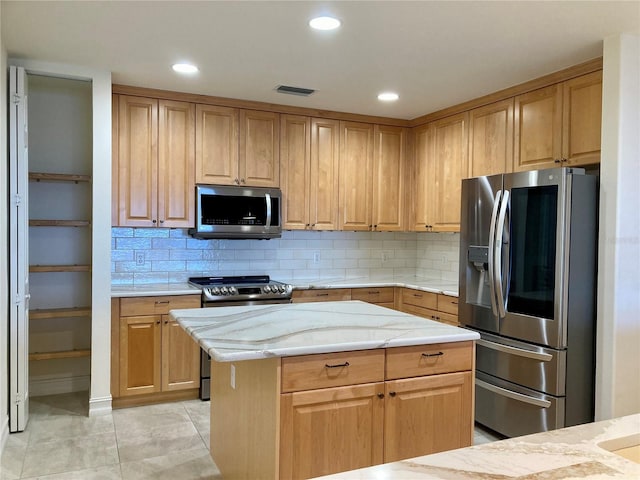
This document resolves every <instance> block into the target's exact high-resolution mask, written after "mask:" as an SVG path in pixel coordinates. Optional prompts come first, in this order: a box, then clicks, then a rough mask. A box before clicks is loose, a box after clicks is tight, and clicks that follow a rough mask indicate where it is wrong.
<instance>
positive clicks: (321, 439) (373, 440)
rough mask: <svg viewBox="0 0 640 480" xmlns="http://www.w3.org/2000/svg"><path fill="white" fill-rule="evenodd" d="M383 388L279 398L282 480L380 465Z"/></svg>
mask: <svg viewBox="0 0 640 480" xmlns="http://www.w3.org/2000/svg"><path fill="white" fill-rule="evenodd" d="M383 394H384V383H382V382H380V383H368V384H362V385H356V386H349V387H336V388H326V389H321V390H311V391H305V392H296V393H288V394H283V395H282V396H281V403H280V419H281V429H280V435H281V439H280V478H281V479H300V478H311V477H317V476H320V475H328V474H331V473H336V472H342V471H345V470H353V469H355V468H361V467H367V466H370V465H376V464H379V463H382V457H383V443H382V442H383V431H382V428H383V421H384V395H383Z"/></svg>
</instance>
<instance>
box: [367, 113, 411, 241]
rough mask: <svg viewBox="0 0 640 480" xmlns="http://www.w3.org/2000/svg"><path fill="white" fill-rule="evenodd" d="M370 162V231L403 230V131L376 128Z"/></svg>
mask: <svg viewBox="0 0 640 480" xmlns="http://www.w3.org/2000/svg"><path fill="white" fill-rule="evenodd" d="M374 139H375V144H374V162H373V212H372V214H373V230H382V231H398V230H402V229H404V226H405V205H406V203H407V199H406V193H405V192H406V184H407V180H406V168H405V166H406V163H407V160H406V157H407V129H405V128H400V127H389V126H383V125H376V127H375V130H374Z"/></svg>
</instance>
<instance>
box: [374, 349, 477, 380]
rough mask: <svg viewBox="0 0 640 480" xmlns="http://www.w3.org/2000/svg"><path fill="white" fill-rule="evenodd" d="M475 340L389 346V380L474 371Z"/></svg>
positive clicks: (387, 377) (387, 369) (387, 373)
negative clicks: (472, 369) (412, 345)
mask: <svg viewBox="0 0 640 480" xmlns="http://www.w3.org/2000/svg"><path fill="white" fill-rule="evenodd" d="M472 364H473V342H456V343H434V344H432V345H418V346H415V347H396V348H388V349H387V367H386V377H385V378H386V379H387V380H389V379H394V378H409V377H418V376H421V375H435V374H440V373H448V372H462V371H465V370H471V366H472Z"/></svg>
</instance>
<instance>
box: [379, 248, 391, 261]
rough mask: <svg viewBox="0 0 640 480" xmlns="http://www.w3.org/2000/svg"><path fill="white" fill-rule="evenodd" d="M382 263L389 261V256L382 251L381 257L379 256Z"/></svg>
mask: <svg viewBox="0 0 640 480" xmlns="http://www.w3.org/2000/svg"><path fill="white" fill-rule="evenodd" d="M381 258H382V261H383V262H386V261H387V260H389V258H391V254H390V253H389V252H387V251H384V250H383V251H382V255H381Z"/></svg>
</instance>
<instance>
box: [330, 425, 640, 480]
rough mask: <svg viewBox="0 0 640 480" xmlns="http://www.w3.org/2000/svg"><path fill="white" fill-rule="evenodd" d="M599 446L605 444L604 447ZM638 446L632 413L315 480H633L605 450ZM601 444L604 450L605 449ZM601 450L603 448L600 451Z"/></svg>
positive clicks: (625, 465) (626, 464) (638, 470)
mask: <svg viewBox="0 0 640 480" xmlns="http://www.w3.org/2000/svg"><path fill="white" fill-rule="evenodd" d="M633 436H635V437H636V438H633ZM630 437H631V438H630ZM625 439H627V441H625ZM603 442H605V443H604V445H603ZM638 442H640V414H635V415H629V416H626V417H621V418H617V419H613V420H605V421H602V422H596V423H588V424H585V425H578V426H575V427H569V428H563V429H561V430H554V431H551V432H544V433H536V434H533V435H527V436H523V437H517V438H510V439H507V440H502V441H499V442H492V443H486V444H483V445H478V446H475V447H467V448H461V449H458V450H450V451H448V452H442V453H436V454H433V455H426V456H423V457H416V458H411V459H408V460H402V461H399V462H393V463H387V464H384V465H378V466H375V467H368V468H362V469H359V470H351V471H349V472H343V473H337V474H334V475H327V476H324V477H318V478H322V479H323V480H371V479H376V480H400V479H402V480H432V479H461V480H464V479H474V480H482V479H487V480H488V479H491V480H498V479H505V480H507V479H513V480H515V479H520V480H525V479H526V480H561V479H562V480H564V479H578V478H580V479H587V478H588V479H606V478H607V479H608V478H618V479H629V480H630V479H639V478H640V464H638V463H635V462H633V461H631V460H627V459H625V458H623V457H621V456H620V455H617V454H615V453H612V452H610V451H608V450H617V449H619V448H623V447H624V446H629V445H632V444H636V445H637V444H638ZM607 443H609V444H610V445H609V446H607ZM603 446H604V447H606V448H607V449H605V448H602V447H603Z"/></svg>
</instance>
